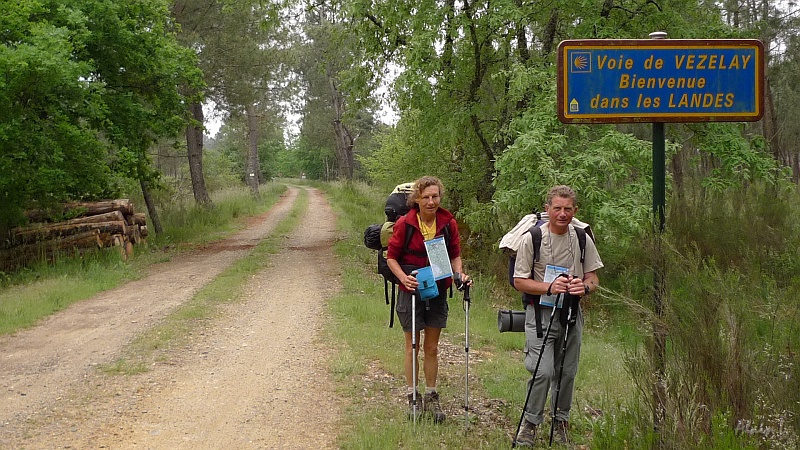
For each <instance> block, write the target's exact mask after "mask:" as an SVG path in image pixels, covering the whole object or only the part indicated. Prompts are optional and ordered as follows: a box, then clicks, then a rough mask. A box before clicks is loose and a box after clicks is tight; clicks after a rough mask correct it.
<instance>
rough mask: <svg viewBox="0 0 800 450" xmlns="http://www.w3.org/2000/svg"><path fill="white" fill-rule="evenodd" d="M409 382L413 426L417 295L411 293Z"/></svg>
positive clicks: (415, 401) (415, 414)
mask: <svg viewBox="0 0 800 450" xmlns="http://www.w3.org/2000/svg"><path fill="white" fill-rule="evenodd" d="M411 380H412V381H411V383H412V384H413V385H414V386H413V387H414V393H413V394H411V397H412V401H413V402H414V406H412V407H411V411H412V415H413V416H414V426H416V425H417V296H416V295H415V294H411Z"/></svg>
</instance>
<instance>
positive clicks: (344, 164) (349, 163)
mask: <svg viewBox="0 0 800 450" xmlns="http://www.w3.org/2000/svg"><path fill="white" fill-rule="evenodd" d="M327 77H328V86H330V90H331V107H332V109H333V114H334V116H335V117H334V119H333V132H334V133H335V134H336V159H337V163H338V166H339V177H340V178H345V179H347V180H352V179H353V166H354V157H353V147H354V146H355V138H353V136H352V134H350V130H348V129H347V127H346V126H345V124H344V123H342V117H343V116H344V98H343V97H342V93H341V92H339V88H338V87H337V86H336V80H334V77H333V74H332V73H331V72H330V70H328V71H327Z"/></svg>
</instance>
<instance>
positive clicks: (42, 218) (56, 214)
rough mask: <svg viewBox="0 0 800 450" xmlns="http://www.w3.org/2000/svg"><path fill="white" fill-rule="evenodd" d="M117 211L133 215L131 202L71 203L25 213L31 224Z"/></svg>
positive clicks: (125, 200)
mask: <svg viewBox="0 0 800 450" xmlns="http://www.w3.org/2000/svg"><path fill="white" fill-rule="evenodd" d="M114 211H119V212H121V213H122V214H123V215H125V216H128V215H131V214H134V212H135V211H134V208H133V202H131V201H130V200H128V199H124V198H123V199H118V200H106V201H101V202H71V203H65V204H62V205H59V206H57V207H54V208H52V209H47V210H42V209H35V210H30V211H25V217H26V218H28V220H30V221H31V222H49V221H54V220H55V221H61V220H62V219H63V218H64V217H69V216H72V217H87V216H94V215H99V214H106V213H110V212H114Z"/></svg>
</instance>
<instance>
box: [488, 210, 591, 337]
mask: <svg viewBox="0 0 800 450" xmlns="http://www.w3.org/2000/svg"><path fill="white" fill-rule="evenodd" d="M549 220H550V218H549V217H548V216H547V213H546V212H534V213H533V214H528V215H526V216H525V217H523V218H522V220H520V221H519V222H518V223H517V225H516V226H515V227H514V228H512V229H511V231H509V232H508V233H506V234H505V236H503V239H501V240H500V245H499V246H500V249H501V250H503V251H505V252H506V253H507V254H508V282H509V284H511V287H514V265H515V264H516V262H517V250H518V249H519V246H520V244H521V243H522V239H523V238H524V237H525V235H526V234H528V233H530V234H531V239H532V240H533V263H534V264H535V263H536V262H537V261H539V257H540V256H541V247H542V229H541V226H542V225H544V224H545V222H548V221H549ZM571 225H572V226H573V227H574V228H575V234H576V235H577V236H578V247H579V248H580V261H581V264H583V262H584V261H585V259H586V235H587V234H588V235H589V237H591V238H592V240H593V241H594V233H592V228H591V227H590V226H589V224H588V223H585V222H581V221H580V220H578V219H576V218H574V217H573V218H572V222H571ZM531 275H533V268H532V267H531ZM515 289H516V288H515ZM539 298H540V296H539V295H532V294H527V293H525V292H523V293H522V307H523V308H525V307H527V306H528V305H533V307H534V308H535V310H536V331H537V334H538V335H539V337H541V334H542V332H541V330H542V327H541V314H540V313H539Z"/></svg>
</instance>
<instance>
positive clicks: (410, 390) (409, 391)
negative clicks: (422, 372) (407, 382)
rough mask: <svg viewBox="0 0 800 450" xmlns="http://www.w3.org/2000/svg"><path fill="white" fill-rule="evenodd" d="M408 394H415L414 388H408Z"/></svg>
mask: <svg viewBox="0 0 800 450" xmlns="http://www.w3.org/2000/svg"><path fill="white" fill-rule="evenodd" d="M406 393H408V394H413V393H414V386H407V387H406Z"/></svg>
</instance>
